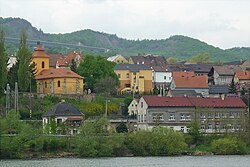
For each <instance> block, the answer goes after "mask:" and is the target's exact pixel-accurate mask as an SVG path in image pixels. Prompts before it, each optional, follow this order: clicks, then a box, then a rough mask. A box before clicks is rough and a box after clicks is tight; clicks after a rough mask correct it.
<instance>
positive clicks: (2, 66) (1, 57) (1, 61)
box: [0, 31, 7, 97]
mask: <svg viewBox="0 0 250 167" xmlns="http://www.w3.org/2000/svg"><path fill="white" fill-rule="evenodd" d="M6 82H7V57H6V53H5V46H4V32H3V31H1V32H0V97H1V96H2V95H3V94H4V89H5V87H6Z"/></svg>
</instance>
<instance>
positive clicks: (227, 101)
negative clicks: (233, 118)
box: [189, 97, 246, 108]
mask: <svg viewBox="0 0 250 167" xmlns="http://www.w3.org/2000/svg"><path fill="white" fill-rule="evenodd" d="M189 99H190V101H191V102H192V103H193V104H194V105H195V106H196V107H213V108H225V107H228V108H246V104H245V103H244V102H243V101H242V100H241V99H240V98H239V97H238V98H236V97H231V98H230V97H228V98H224V99H222V98H211V97H210V98H202V97H189Z"/></svg>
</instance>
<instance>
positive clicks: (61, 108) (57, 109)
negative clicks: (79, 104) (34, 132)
mask: <svg viewBox="0 0 250 167" xmlns="http://www.w3.org/2000/svg"><path fill="white" fill-rule="evenodd" d="M42 119H43V129H44V132H45V133H48V134H78V133H79V127H80V126H81V125H82V124H83V122H84V115H83V114H82V113H81V111H79V110H78V109H77V108H76V107H74V106H72V105H70V104H68V103H66V102H65V101H62V102H60V103H58V104H56V105H55V106H54V107H52V108H51V109H50V110H49V111H47V112H46V113H44V114H43V115H42Z"/></svg>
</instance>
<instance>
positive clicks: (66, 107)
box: [42, 102, 83, 117]
mask: <svg viewBox="0 0 250 167" xmlns="http://www.w3.org/2000/svg"><path fill="white" fill-rule="evenodd" d="M50 116H83V114H82V113H81V112H80V111H79V110H78V109H77V108H75V107H74V106H72V105H70V104H68V103H66V102H60V103H58V104H56V105H55V106H54V107H52V108H51V109H50V110H49V111H47V112H46V113H44V114H43V115H42V117H50Z"/></svg>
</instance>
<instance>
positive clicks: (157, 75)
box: [151, 66, 172, 88]
mask: <svg viewBox="0 0 250 167" xmlns="http://www.w3.org/2000/svg"><path fill="white" fill-rule="evenodd" d="M151 69H152V82H153V85H154V87H157V88H162V87H166V86H169V85H170V83H171V81H172V72H171V71H168V69H167V68H164V67H160V66H155V67H151Z"/></svg>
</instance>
